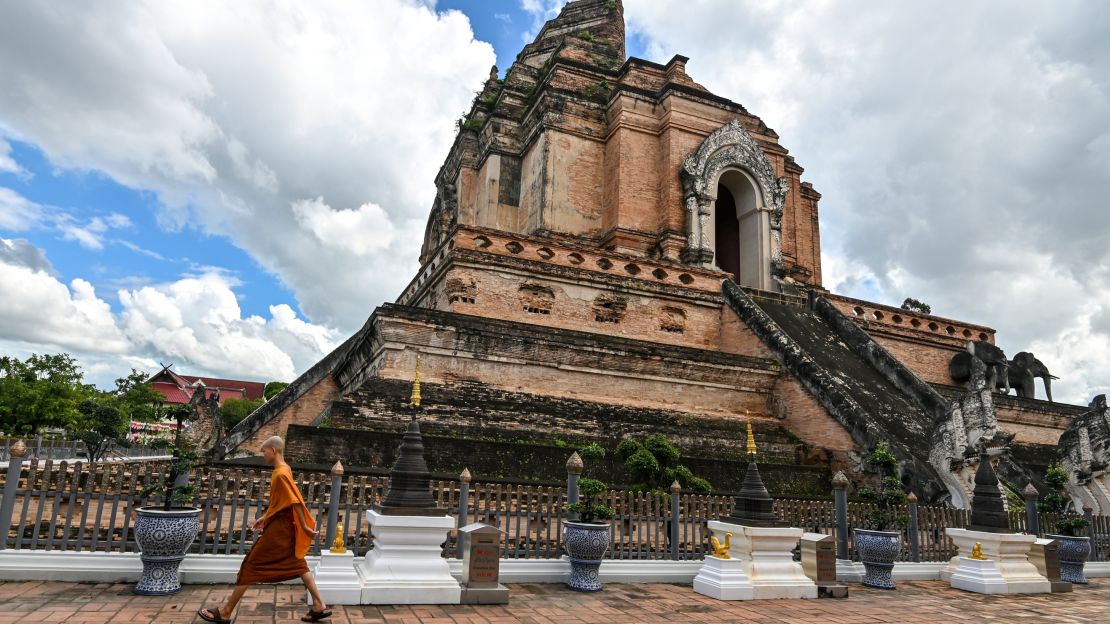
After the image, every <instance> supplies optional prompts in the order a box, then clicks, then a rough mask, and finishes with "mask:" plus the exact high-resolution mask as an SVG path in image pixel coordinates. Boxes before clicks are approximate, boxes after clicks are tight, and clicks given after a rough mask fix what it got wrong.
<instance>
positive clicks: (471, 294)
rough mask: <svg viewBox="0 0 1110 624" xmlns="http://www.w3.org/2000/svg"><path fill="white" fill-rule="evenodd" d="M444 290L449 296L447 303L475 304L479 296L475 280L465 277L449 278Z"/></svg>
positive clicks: (455, 276) (454, 276)
mask: <svg viewBox="0 0 1110 624" xmlns="http://www.w3.org/2000/svg"><path fill="white" fill-rule="evenodd" d="M443 290H444V292H445V293H446V294H447V303H474V301H475V298H476V297H477V295H478V285H477V284H476V283H475V282H474V278H473V277H468V276H464V275H452V276H451V277H448V278H447V282H446V284H445V285H444V288H443Z"/></svg>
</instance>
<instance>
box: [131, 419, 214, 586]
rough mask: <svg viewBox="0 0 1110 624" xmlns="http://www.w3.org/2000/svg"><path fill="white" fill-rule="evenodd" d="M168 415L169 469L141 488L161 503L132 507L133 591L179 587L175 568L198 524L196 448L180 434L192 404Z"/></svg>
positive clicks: (179, 581) (183, 556)
mask: <svg viewBox="0 0 1110 624" xmlns="http://www.w3.org/2000/svg"><path fill="white" fill-rule="evenodd" d="M169 416H170V417H171V418H173V419H174V420H175V421H176V422H177V428H176V430H175V433H174V439H173V459H172V460H171V461H170V464H169V472H168V474H164V475H163V477H164V478H163V479H162V481H161V483H160V484H158V485H155V486H153V487H151V488H148V489H147V490H146V491H145V492H144V494H145V495H147V496H161V497H162V504H161V505H156V506H146V507H140V508H139V509H138V510H137V511H136V515H137V516H138V517H137V518H136V519H135V541H136V542H138V544H139V550H140V553H141V554H140V559H141V560H142V562H143V573H142V576H140V577H139V582H138V584H137V585H135V587H134V590H133V591H134V592H135V593H136V594H141V595H144V596H164V595H167V594H175V593H177V592H179V591H181V579H180V578H179V576H178V573H177V569H178V566H180V565H181V561H182V560H183V559H184V558H185V551H186V550H188V549H189V546H190V545H191V544H192V543H193V540H195V539H196V537H197V529H198V528H199V524H200V522H199V520H198V516H199V515H200V509H199V508H197V507H194V506H193V504H192V503H193V486H192V484H191V483H189V476H190V471H191V469H192V466H193V460H194V459H196V452H195V451H194V450H193V449H192V448H191V447H190V445H189V444H188V443H187V442H186V441H185V440H184V439H183V436H182V435H181V429H182V426H183V425H184V423H185V422H186V421H191V420H194V419H195V418H196V406H195V405H188V406H186V405H180V406H175V407H174V408H172V409H171V410H170V412H169Z"/></svg>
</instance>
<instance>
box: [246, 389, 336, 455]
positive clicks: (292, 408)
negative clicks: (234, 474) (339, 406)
mask: <svg viewBox="0 0 1110 624" xmlns="http://www.w3.org/2000/svg"><path fill="white" fill-rule="evenodd" d="M338 398H339V388H338V387H337V386H336V384H335V380H333V379H332V378H331V376H330V375H329V376H326V377H324V378H323V379H321V380H320V381H318V382H317V383H316V384H315V385H314V386H312V388H310V389H309V390H308V391H306V392H305V393H304V394H302V395H301V396H300V397H299V398H297V399H296V400H295V401H293V403H291V404H290V405H289V406H288V407H286V408H285V409H284V410H282V411H281V413H280V414H278V415H277V416H276V417H275V418H272V419H270V420H269V421H267V422H266V423H265V424H263V425H262V426H261V427H260V428H259V429H258V430H257V431H255V432H254V433H253V434H252V435H251V436H250V437H249V438H247V439H246V440H245V441H244V442H242V443H241V444H240V445H239V447H238V450H239V451H241V452H245V453H247V454H258V453H259V449H261V448H262V443H263V442H265V441H266V438H269V437H271V436H282V437H285V431H286V429H287V428H288V427H289V425H293V424H302V425H303V424H307V423H310V422H312V421H313V420H315V419H316V417H317V416H319V415H320V414H321V413H322V412H323V411H324V409H326V408H327V407H328V406H329V405H330V404H331V402H332V401H334V400H336V399H338Z"/></svg>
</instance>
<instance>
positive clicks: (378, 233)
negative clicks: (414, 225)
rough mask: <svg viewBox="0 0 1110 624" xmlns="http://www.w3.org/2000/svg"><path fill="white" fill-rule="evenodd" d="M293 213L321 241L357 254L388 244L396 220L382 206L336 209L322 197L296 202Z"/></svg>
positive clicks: (372, 251)
mask: <svg viewBox="0 0 1110 624" xmlns="http://www.w3.org/2000/svg"><path fill="white" fill-rule="evenodd" d="M293 214H294V215H295V216H296V218H297V223H299V224H300V225H301V226H302V227H304V228H305V229H307V230H309V231H311V232H312V233H313V234H314V235H315V236H316V239H317V240H319V241H320V242H321V243H325V244H328V243H330V244H334V245H338V246H340V247H343V248H344V249H347V250H348V251H350V252H351V253H353V254H355V255H358V256H365V255H369V254H373V253H376V252H379V251H382V250H383V249H386V248H388V247H389V246H390V245H391V244H392V243H393V240H394V236H393V235H394V229H393V224H392V223H391V222H390V221H389V215H388V214H386V212H385V210H382V208H381V206H378V205H376V204H363V205H361V206H359V207H358V208H357V209H354V210H333V209H332V208H331V207H330V206H328V205H327V204H325V203H324V199H323V198H322V197H317V198H316V199H308V200H300V201H295V202H293Z"/></svg>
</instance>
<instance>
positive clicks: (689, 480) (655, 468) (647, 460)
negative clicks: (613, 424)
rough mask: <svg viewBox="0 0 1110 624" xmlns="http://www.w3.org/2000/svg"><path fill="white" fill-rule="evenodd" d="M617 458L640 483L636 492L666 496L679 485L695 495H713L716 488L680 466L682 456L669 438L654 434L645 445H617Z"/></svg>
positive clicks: (627, 442) (635, 486)
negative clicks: (674, 486) (665, 494)
mask: <svg viewBox="0 0 1110 624" xmlns="http://www.w3.org/2000/svg"><path fill="white" fill-rule="evenodd" d="M617 457H619V458H620V460H621V461H623V462H624V465H625V467H627V468H628V471H629V472H631V473H632V478H633V479H635V480H636V483H635V484H633V485H632V489H634V490H642V491H652V492H665V491H667V489H668V488H669V487H670V485H671V483H673V482H675V481H678V482H679V484H680V485H682V488H683V490H685V491H687V492H692V493H695V494H709V493H711V492H712V491H713V486H712V485H711V484H710V483H709V481H707V480H705V479H703V478H701V477H699V476H697V475H695V474H694V473H693V471H691V470H690V469H689V468H687V467H686V466H683V465H681V464H679V463H678V460H679V459H681V458H682V453H681V452H680V451H679V450H678V447H677V446H675V445H674V444H673V443H672V442H671V441H670V440H669V439H667V436H665V435H663V434H661V433H653V434H651V435H649V436H648V437H647V438H645V439H644V441H643V443H642V444H641V443H640V442H637V441H636V440H633V439H632V438H625V439H624V440H622V441H621V443H620V444H618V445H617Z"/></svg>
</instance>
